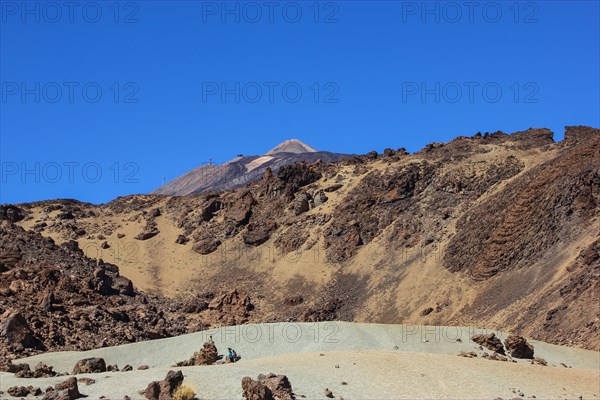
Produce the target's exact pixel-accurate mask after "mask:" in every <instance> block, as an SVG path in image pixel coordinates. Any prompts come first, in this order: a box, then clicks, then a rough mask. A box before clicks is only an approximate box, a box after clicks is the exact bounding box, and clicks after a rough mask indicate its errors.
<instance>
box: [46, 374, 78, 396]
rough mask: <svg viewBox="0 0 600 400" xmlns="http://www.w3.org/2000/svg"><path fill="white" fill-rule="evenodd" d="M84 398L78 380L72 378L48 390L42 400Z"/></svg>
mask: <svg viewBox="0 0 600 400" xmlns="http://www.w3.org/2000/svg"><path fill="white" fill-rule="evenodd" d="M79 397H82V396H81V394H80V393H79V388H78V386H77V378H75V377H72V378H69V379H67V380H66V381H64V382H62V383H58V384H56V385H54V388H50V390H48V389H46V394H45V395H44V397H42V400H75V399H78V398H79Z"/></svg>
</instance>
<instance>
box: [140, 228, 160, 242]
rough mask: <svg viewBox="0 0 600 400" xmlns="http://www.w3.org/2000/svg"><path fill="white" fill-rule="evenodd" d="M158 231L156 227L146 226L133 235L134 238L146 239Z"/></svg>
mask: <svg viewBox="0 0 600 400" xmlns="http://www.w3.org/2000/svg"><path fill="white" fill-rule="evenodd" d="M159 233H160V231H159V230H158V228H146V229H144V230H143V231H142V232H140V233H138V234H137V235H135V236H134V239H136V240H148V239H150V238H153V237H154V236H156V235H158V234H159Z"/></svg>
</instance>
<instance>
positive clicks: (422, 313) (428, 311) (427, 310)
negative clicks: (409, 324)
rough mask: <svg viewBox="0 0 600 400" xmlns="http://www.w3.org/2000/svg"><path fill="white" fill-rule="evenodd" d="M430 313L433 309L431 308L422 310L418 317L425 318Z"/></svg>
mask: <svg viewBox="0 0 600 400" xmlns="http://www.w3.org/2000/svg"><path fill="white" fill-rule="evenodd" d="M432 312H433V308H432V307H427V308H425V309H423V310H422V311H421V312H420V313H419V315H420V316H421V317H425V316H427V315H429V314H431V313H432Z"/></svg>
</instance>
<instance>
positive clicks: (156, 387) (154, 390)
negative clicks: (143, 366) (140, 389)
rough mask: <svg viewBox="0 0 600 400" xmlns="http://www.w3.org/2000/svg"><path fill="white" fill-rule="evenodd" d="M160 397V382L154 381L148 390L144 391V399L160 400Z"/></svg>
mask: <svg viewBox="0 0 600 400" xmlns="http://www.w3.org/2000/svg"><path fill="white" fill-rule="evenodd" d="M159 395H160V382H159V381H153V382H150V383H149V384H148V386H147V387H146V390H144V397H145V398H147V399H148V400H158V396H159Z"/></svg>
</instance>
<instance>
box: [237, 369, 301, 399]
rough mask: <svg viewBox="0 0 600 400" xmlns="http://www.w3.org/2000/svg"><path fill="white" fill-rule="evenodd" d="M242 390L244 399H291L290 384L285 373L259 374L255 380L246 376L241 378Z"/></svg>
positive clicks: (292, 393)
mask: <svg viewBox="0 0 600 400" xmlns="http://www.w3.org/2000/svg"><path fill="white" fill-rule="evenodd" d="M242 391H243V393H242V394H243V396H244V398H245V399H246V400H293V399H295V396H294V392H293V391H292V384H291V383H290V381H289V380H288V378H287V376H285V375H275V374H267V375H264V374H260V375H258V378H257V379H256V380H254V379H252V378H250V377H249V376H246V377H244V378H243V379H242Z"/></svg>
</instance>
